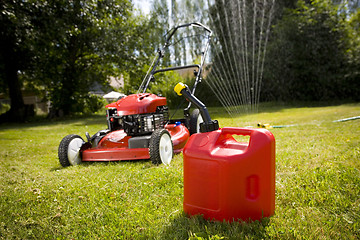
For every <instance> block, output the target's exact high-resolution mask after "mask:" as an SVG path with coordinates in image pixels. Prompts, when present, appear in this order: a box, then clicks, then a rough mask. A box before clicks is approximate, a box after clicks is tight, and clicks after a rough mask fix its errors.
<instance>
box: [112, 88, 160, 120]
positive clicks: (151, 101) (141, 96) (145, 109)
mask: <svg viewBox="0 0 360 240" xmlns="http://www.w3.org/2000/svg"><path fill="white" fill-rule="evenodd" d="M165 105H166V98H165V97H159V96H157V95H155V94H152V93H138V94H132V95H129V96H126V97H123V98H122V99H120V100H118V101H117V102H113V103H110V104H108V105H106V108H107V109H111V108H115V109H116V110H117V114H118V116H124V115H134V114H144V113H154V112H156V109H157V107H159V106H165Z"/></svg>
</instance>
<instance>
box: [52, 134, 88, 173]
mask: <svg viewBox="0 0 360 240" xmlns="http://www.w3.org/2000/svg"><path fill="white" fill-rule="evenodd" d="M84 143H85V142H84V140H83V139H82V138H81V137H80V136H79V135H75V134H70V135H67V136H66V137H64V138H63V139H62V140H61V142H60V145H59V150H58V156H59V161H60V164H61V166H63V167H67V166H70V165H78V164H80V163H81V155H80V148H81V146H82V145H83V144H84Z"/></svg>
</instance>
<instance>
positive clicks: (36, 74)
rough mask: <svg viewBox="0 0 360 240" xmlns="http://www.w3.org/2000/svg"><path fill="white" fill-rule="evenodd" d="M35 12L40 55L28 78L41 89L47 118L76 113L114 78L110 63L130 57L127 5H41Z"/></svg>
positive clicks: (115, 72) (119, 2)
mask: <svg viewBox="0 0 360 240" xmlns="http://www.w3.org/2000/svg"><path fill="white" fill-rule="evenodd" d="M36 10H37V13H38V16H41V18H40V19H39V21H41V22H42V29H41V32H40V33H39V37H38V41H37V44H38V45H36V48H37V49H39V50H40V49H41V51H38V58H36V61H35V67H34V69H33V70H34V71H33V72H32V73H31V74H29V75H28V76H30V77H32V78H31V80H32V81H37V83H38V84H39V85H43V86H45V89H46V91H47V92H48V93H49V98H50V101H51V104H52V114H53V115H55V116H56V115H59V114H61V113H63V114H65V115H67V114H70V113H73V112H82V109H84V108H85V107H86V106H85V105H86V101H85V100H86V99H87V98H88V92H89V88H90V87H91V86H92V84H94V83H95V82H97V83H100V84H105V83H106V82H107V78H108V76H111V75H118V74H119V72H120V71H121V70H122V68H116V66H115V65H114V63H115V62H120V61H126V60H128V59H129V57H130V56H129V51H128V48H129V46H128V44H129V42H130V41H129V39H131V37H130V34H131V33H130V31H131V26H129V25H128V23H129V19H130V18H131V16H132V15H131V10H132V5H131V2H130V1H128V0H116V1H95V0H92V1H80V0H77V1H73V2H69V1H66V0H59V1H56V2H53V1H45V0H43V1H42V2H41V4H39V5H38V7H37V9H36ZM44 69H45V70H44Z"/></svg>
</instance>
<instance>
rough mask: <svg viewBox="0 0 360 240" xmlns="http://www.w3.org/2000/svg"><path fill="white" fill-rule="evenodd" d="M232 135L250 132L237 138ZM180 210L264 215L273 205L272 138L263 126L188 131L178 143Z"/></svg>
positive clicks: (228, 216)
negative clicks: (181, 172) (180, 146)
mask: <svg viewBox="0 0 360 240" xmlns="http://www.w3.org/2000/svg"><path fill="white" fill-rule="evenodd" d="M233 135H244V136H250V139H249V142H237V141H236V140H235V139H234V137H233ZM183 154H184V205H183V207H184V211H185V213H187V214H189V215H196V214H201V215H203V216H204V218H206V219H215V220H220V221H223V220H226V221H238V220H240V219H241V220H244V221H246V220H249V219H251V220H258V219H261V218H262V217H269V216H271V215H273V214H274V210H275V138H274V136H273V135H272V133H271V132H269V131H268V130H266V129H248V128H222V129H221V130H217V131H212V132H207V133H199V134H194V135H192V136H191V137H190V139H189V141H188V143H187V144H186V146H185V148H184V152H183Z"/></svg>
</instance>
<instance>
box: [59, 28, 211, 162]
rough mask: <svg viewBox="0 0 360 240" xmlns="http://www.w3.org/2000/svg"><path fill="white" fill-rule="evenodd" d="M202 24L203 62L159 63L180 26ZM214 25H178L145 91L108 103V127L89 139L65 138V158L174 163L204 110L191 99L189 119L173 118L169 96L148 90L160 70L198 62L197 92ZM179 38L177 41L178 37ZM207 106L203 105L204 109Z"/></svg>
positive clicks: (148, 77) (62, 152) (61, 154)
mask: <svg viewBox="0 0 360 240" xmlns="http://www.w3.org/2000/svg"><path fill="white" fill-rule="evenodd" d="M187 27H197V28H199V31H203V32H204V33H205V35H206V45H205V50H204V51H203V52H202V56H201V63H200V64H193V65H186V66H176V67H170V68H165V69H157V68H158V65H159V63H160V60H161V59H162V58H163V57H164V51H165V49H167V48H168V47H169V46H171V44H170V39H171V38H172V37H173V36H174V34H175V32H176V31H177V30H178V29H180V28H187ZM211 34H212V32H211V30H210V29H209V28H207V27H206V26H204V25H202V24H201V23H188V24H184V25H180V26H177V27H174V28H172V29H171V30H170V31H169V32H168V34H167V38H166V41H165V45H164V46H163V48H162V49H160V50H159V51H158V54H157V56H156V57H155V59H154V61H153V64H152V66H151V67H150V69H149V71H148V74H147V75H146V77H145V78H144V81H143V84H142V85H141V86H140V89H139V93H137V94H132V95H129V96H126V97H124V98H122V99H120V100H118V101H117V102H114V103H111V104H108V105H107V106H106V109H107V110H106V118H107V125H108V128H107V129H105V130H101V131H99V132H97V133H96V134H95V135H93V136H90V135H89V134H88V133H86V138H87V142H85V141H84V140H83V139H82V138H81V137H80V136H78V135H75V134H70V135H68V136H66V137H64V138H63V139H62V141H61V142H60V145H59V149H58V156H59V161H60V164H61V165H62V166H64V167H66V166H70V165H77V164H79V163H81V162H82V161H84V162H85V161H120V160H138V159H151V161H152V163H154V164H161V163H163V164H166V165H168V164H170V162H171V160H172V158H173V154H174V153H180V152H181V151H182V149H183V148H184V146H185V144H186V142H187V140H188V138H189V136H190V134H193V133H197V132H199V130H200V123H201V122H203V118H202V112H201V113H200V111H199V109H195V110H193V111H192V113H191V114H190V111H189V110H190V107H191V101H190V102H189V104H188V106H187V107H186V108H185V109H184V118H183V119H175V120H171V119H169V109H168V107H167V103H166V98H165V97H161V96H157V95H155V94H152V93H147V92H146V91H147V89H148V87H149V84H150V82H153V81H155V77H154V75H155V74H157V73H160V72H166V71H176V70H181V69H191V68H196V69H197V70H195V71H194V73H195V82H194V85H193V88H192V89H191V94H194V93H195V89H196V86H197V84H198V83H199V82H200V81H201V75H202V71H203V66H204V62H205V58H206V53H207V50H208V48H209V43H210V39H211ZM175 44H176V43H175ZM200 110H201V109H200Z"/></svg>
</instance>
